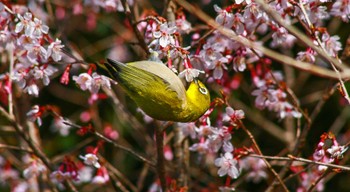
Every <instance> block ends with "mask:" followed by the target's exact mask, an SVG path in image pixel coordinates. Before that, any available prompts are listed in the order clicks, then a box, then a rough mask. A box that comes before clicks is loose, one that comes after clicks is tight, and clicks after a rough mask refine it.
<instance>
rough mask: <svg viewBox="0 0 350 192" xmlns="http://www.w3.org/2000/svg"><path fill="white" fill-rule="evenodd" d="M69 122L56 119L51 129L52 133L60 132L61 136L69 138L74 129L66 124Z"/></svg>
mask: <svg viewBox="0 0 350 192" xmlns="http://www.w3.org/2000/svg"><path fill="white" fill-rule="evenodd" d="M65 121H67V120H63V119H62V118H54V120H53V122H52V124H51V126H50V128H51V130H52V131H58V133H59V134H60V135H61V136H68V135H69V131H70V129H71V128H72V127H71V126H69V125H67V124H65V123H64V122H65Z"/></svg>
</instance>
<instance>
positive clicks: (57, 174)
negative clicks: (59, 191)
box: [50, 170, 70, 183]
mask: <svg viewBox="0 0 350 192" xmlns="http://www.w3.org/2000/svg"><path fill="white" fill-rule="evenodd" d="M69 178H70V174H69V172H62V171H60V170H57V171H53V172H52V173H51V174H50V179H51V181H52V182H53V183H62V182H63V181H65V180H66V179H69Z"/></svg>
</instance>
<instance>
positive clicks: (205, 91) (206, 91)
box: [199, 87, 208, 95]
mask: <svg viewBox="0 0 350 192" xmlns="http://www.w3.org/2000/svg"><path fill="white" fill-rule="evenodd" d="M199 92H201V93H202V94H203V95H206V94H208V90H207V89H206V88H204V87H200V88H199Z"/></svg>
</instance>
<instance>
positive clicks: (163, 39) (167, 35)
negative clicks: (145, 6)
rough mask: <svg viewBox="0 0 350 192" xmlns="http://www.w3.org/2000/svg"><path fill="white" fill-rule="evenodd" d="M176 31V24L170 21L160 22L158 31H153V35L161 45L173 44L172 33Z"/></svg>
mask: <svg viewBox="0 0 350 192" xmlns="http://www.w3.org/2000/svg"><path fill="white" fill-rule="evenodd" d="M175 32H176V26H175V25H173V24H170V23H162V24H161V25H160V27H159V30H158V31H154V32H153V37H154V38H156V39H157V40H158V43H159V45H160V46H161V47H163V48H164V47H166V46H168V45H175V39H174V37H173V34H174V33H175Z"/></svg>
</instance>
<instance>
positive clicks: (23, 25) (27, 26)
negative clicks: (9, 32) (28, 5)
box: [15, 12, 35, 36]
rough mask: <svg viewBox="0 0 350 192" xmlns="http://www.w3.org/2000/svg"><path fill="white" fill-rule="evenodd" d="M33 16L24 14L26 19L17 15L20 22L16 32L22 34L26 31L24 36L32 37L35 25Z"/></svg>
mask: <svg viewBox="0 0 350 192" xmlns="http://www.w3.org/2000/svg"><path fill="white" fill-rule="evenodd" d="M32 17H33V15H32V14H31V13H29V12H26V13H25V14H24V17H22V16H21V15H19V14H18V15H17V18H18V19H19V20H20V22H18V23H17V25H16V29H15V32H16V33H20V32H21V31H22V30H23V29H24V34H25V35H26V36H31V35H32V34H33V32H34V29H35V28H34V27H35V23H34V22H33V21H32Z"/></svg>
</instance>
